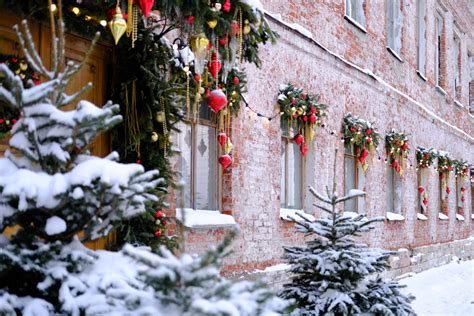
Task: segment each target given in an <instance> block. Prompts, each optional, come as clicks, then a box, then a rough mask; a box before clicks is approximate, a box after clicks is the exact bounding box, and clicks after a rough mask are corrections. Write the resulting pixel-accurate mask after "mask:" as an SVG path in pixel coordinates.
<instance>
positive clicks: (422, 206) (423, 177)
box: [417, 168, 429, 215]
mask: <svg viewBox="0 0 474 316" xmlns="http://www.w3.org/2000/svg"><path fill="white" fill-rule="evenodd" d="M428 176H429V169H428V168H420V169H418V171H417V178H418V202H419V203H418V205H419V210H418V211H419V212H420V213H421V214H423V215H426V214H427V213H428V207H427V206H428V194H427V192H426V190H427V189H428V183H429V182H428ZM425 199H426V203H424V200H425Z"/></svg>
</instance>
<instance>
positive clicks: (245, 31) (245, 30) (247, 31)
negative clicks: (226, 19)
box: [243, 24, 252, 35]
mask: <svg viewBox="0 0 474 316" xmlns="http://www.w3.org/2000/svg"><path fill="white" fill-rule="evenodd" d="M251 30H252V28H251V27H250V25H248V24H246V25H244V27H243V32H244V34H246V35H247V34H248V33H250V31H251Z"/></svg>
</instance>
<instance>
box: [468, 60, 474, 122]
mask: <svg viewBox="0 0 474 316" xmlns="http://www.w3.org/2000/svg"><path fill="white" fill-rule="evenodd" d="M468 60H469V77H470V80H469V111H470V112H471V113H474V56H473V55H472V54H469V55H468Z"/></svg>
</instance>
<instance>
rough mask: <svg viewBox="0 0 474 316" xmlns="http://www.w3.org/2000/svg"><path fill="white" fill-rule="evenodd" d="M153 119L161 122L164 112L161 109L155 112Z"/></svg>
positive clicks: (163, 119)
mask: <svg viewBox="0 0 474 316" xmlns="http://www.w3.org/2000/svg"><path fill="white" fill-rule="evenodd" d="M155 119H156V121H157V122H158V123H163V122H164V121H165V119H166V117H165V112H163V111H159V112H156V115H155Z"/></svg>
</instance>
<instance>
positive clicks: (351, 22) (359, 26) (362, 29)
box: [344, 15, 367, 33]
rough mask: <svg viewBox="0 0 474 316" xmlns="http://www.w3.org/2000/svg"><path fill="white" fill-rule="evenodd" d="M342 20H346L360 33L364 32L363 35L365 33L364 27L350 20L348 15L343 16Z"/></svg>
mask: <svg viewBox="0 0 474 316" xmlns="http://www.w3.org/2000/svg"><path fill="white" fill-rule="evenodd" d="M344 19H346V20H347V21H348V22H349V23H350V24H352V25H354V26H355V27H356V28H358V29H359V30H360V31H362V32H364V33H367V30H366V28H365V27H363V26H362V24H360V23H359V22H357V21H356V20H354V19H353V18H351V17H350V16H348V15H344Z"/></svg>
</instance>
